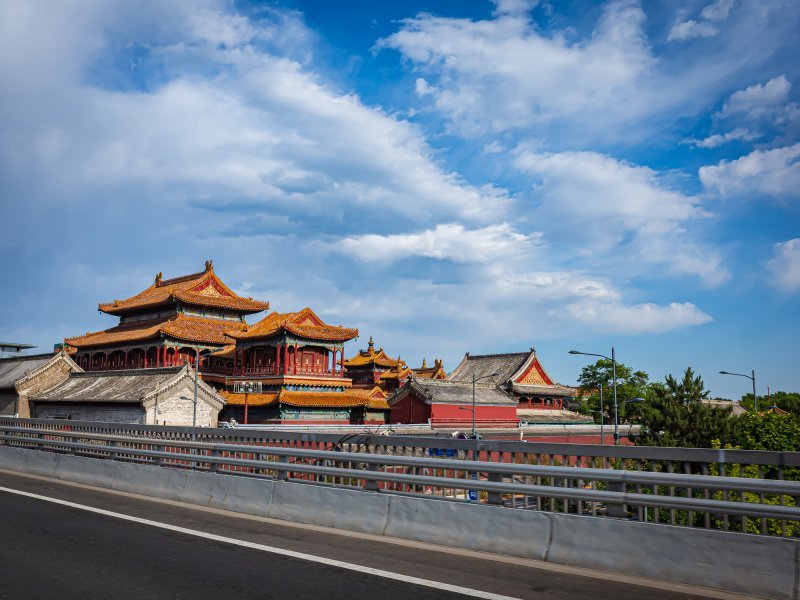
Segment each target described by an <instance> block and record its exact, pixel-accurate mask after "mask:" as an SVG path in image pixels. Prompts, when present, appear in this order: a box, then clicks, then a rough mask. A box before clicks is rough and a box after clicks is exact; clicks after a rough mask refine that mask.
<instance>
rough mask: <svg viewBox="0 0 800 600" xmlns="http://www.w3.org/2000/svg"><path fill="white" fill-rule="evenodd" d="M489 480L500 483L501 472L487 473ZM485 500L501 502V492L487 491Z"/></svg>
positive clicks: (494, 502)
mask: <svg viewBox="0 0 800 600" xmlns="http://www.w3.org/2000/svg"><path fill="white" fill-rule="evenodd" d="M489 481H493V482H497V483H502V481H503V474H502V473H489ZM487 502H488V503H489V504H503V494H501V493H500V492H489V495H488V497H487Z"/></svg>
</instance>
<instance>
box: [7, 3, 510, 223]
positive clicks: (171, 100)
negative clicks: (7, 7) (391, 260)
mask: <svg viewBox="0 0 800 600" xmlns="http://www.w3.org/2000/svg"><path fill="white" fill-rule="evenodd" d="M12 4H13V3H12ZM207 4H208V6H207V7H206V8H203V7H202V6H201V7H200V8H199V9H197V10H194V9H191V10H190V8H189V7H190V6H193V5H184V4H182V3H175V4H170V3H164V6H163V7H162V8H160V9H157V8H155V5H149V4H148V7H149V8H148V11H147V12H148V16H149V18H150V19H151V22H150V23H148V24H147V25H144V24H140V25H137V26H135V27H134V26H133V25H131V28H130V29H126V27H127V23H126V22H125V19H126V18H127V16H128V14H127V12H122V11H121V12H120V14H117V13H115V12H114V11H110V10H109V11H106V10H105V5H104V3H98V4H97V5H96V6H94V11H93V10H92V7H91V6H89V5H87V7H86V8H85V10H83V11H78V12H81V16H80V18H77V17H76V18H75V20H72V21H70V19H71V18H72V16H71V15H62V16H63V17H64V19H65V20H64V21H63V23H66V24H68V25H65V30H66V32H62V33H61V36H60V37H59V36H54V37H52V38H50V37H47V38H46V39H45V38H42V39H40V38H38V37H36V36H32V37H31V38H30V39H27V40H18V42H19V44H20V45H19V46H18V47H17V48H16V49H15V50H14V52H13V54H15V55H23V54H24V55H28V54H33V55H35V56H38V54H40V53H43V52H45V50H39V51H38V53H37V51H35V50H34V48H35V47H37V45H42V44H44V45H49V46H48V48H47V50H46V54H47V56H48V57H50V56H51V55H52V56H53V57H54V58H52V59H50V58H48V60H47V61H41V64H40V63H39V62H37V61H35V60H34V61H32V63H31V66H32V68H31V69H30V70H29V71H19V72H10V71H9V70H6V71H4V73H5V75H6V77H5V85H4V87H5V90H6V92H5V94H4V96H5V108H4V110H5V111H6V115H5V116H6V119H5V120H4V122H3V123H2V124H1V125H0V127H1V128H2V132H3V134H4V136H5V137H6V140H7V141H8V142H9V143H7V144H5V145H4V147H3V148H2V149H0V152H2V153H3V154H5V157H6V159H7V160H8V161H9V162H11V163H15V162H19V163H21V164H24V165H25V168H28V169H32V170H33V171H36V170H37V169H41V170H42V171H43V172H46V173H47V176H46V177H40V176H39V175H38V174H36V173H35V172H31V173H29V175H30V177H31V178H33V179H38V180H41V181H43V182H44V181H46V182H47V184H48V185H51V186H53V187H54V188H58V187H63V186H67V185H71V186H75V185H76V178H80V179H82V182H81V185H85V186H88V187H92V188H98V187H99V186H103V185H105V186H111V185H128V184H131V183H135V184H136V185H145V186H147V185H151V186H158V187H161V188H162V189H163V188H166V187H169V186H181V188H182V189H183V190H184V191H183V192H182V193H181V194H177V195H175V196H173V198H172V200H171V202H174V203H178V204H180V203H182V202H183V201H184V200H185V199H186V197H187V196H189V197H193V198H196V199H200V200H206V199H209V198H216V200H215V202H221V203H223V204H224V203H225V202H228V201H229V200H228V199H229V198H231V197H233V198H235V199H236V200H237V201H239V200H242V199H247V200H248V201H249V202H251V203H254V204H255V205H260V206H262V207H264V208H265V209H277V210H280V211H289V212H299V213H300V214H301V215H303V217H304V218H306V217H314V216H326V217H329V218H338V219H341V218H342V215H343V214H346V213H348V212H351V211H358V212H369V211H376V212H377V211H380V212H381V213H384V214H388V213H392V214H395V215H402V216H403V217H405V218H408V219H411V220H427V219H431V218H435V219H442V218H454V217H457V218H459V219H466V220H473V221H477V222H486V221H488V220H490V219H487V216H486V215H487V214H491V215H492V219H494V218H495V217H497V215H498V214H502V212H503V211H504V210H505V209H504V206H506V205H507V204H508V199H507V198H506V194H505V192H504V191H503V190H498V189H495V188H493V187H492V186H489V185H487V186H483V187H476V186H473V185H470V184H468V183H467V182H465V181H464V180H463V178H461V177H460V176H459V175H458V174H457V173H453V172H450V171H447V170H444V169H443V168H442V166H441V165H440V164H439V163H438V162H437V161H435V160H434V158H433V156H432V152H431V150H430V148H429V147H428V145H427V142H426V140H425V138H424V137H423V135H422V133H421V131H420V130H419V128H418V127H417V126H415V125H413V124H411V123H409V122H407V121H404V120H402V119H400V118H397V117H395V116H390V115H389V114H387V113H386V112H384V111H382V110H380V109H379V108H374V107H369V106H366V105H364V104H363V103H362V102H361V101H360V100H359V99H358V98H357V97H356V96H355V95H352V94H344V93H340V92H338V91H337V90H336V89H334V88H333V87H332V86H331V85H329V84H327V83H326V82H325V81H324V80H322V79H321V78H320V77H319V76H318V75H317V74H316V73H314V72H313V71H312V70H310V69H309V68H307V67H306V66H305V65H303V64H302V63H300V62H298V61H297V60H293V59H289V58H286V56H285V53H289V54H291V53H292V51H291V49H290V48H289V46H291V45H292V44H293V43H294V42H292V41H291V40H287V39H284V38H283V37H282V36H283V33H282V31H283V30H284V29H288V30H290V31H293V30H300V31H302V30H303V27H304V26H303V25H302V22H300V21H298V17H297V16H296V15H293V14H292V13H278V12H275V13H272V12H270V13H268V16H270V17H271V18H272V17H273V16H274V19H272V20H270V19H265V20H261V21H254V20H251V19H247V18H246V17H243V16H241V15H238V14H236V13H231V12H229V11H228V9H226V8H224V4H216V3H212V2H208V3H207ZM14 6H19V7H22V8H20V10H21V11H23V12H26V11H31V12H33V13H35V11H34V10H33V9H31V8H29V7H28V6H26V5H25V4H24V3H23V4H17V5H14ZM41 9H42V10H43V11H44V12H45V13H46V12H47V9H45V8H44V7H41ZM132 10H133V9H132ZM159 10H160V11H161V12H158V11H159ZM182 11H186V14H184V12H182ZM134 12H135V11H134ZM30 18H31V19H32V20H35V14H34V15H32V16H31V17H30ZM41 18H44V17H41ZM138 18H139V19H141V20H144V18H145V17H144V16H139V17H138ZM45 20H46V21H47V22H49V19H45ZM154 24H157V25H155V27H156V31H157V35H158V36H161V38H158V37H157V38H156V39H155V40H153V39H152V35H154V34H153V32H152V31H151V30H150V29H148V28H149V27H153V26H154ZM104 28H105V29H106V30H112V31H117V30H123V31H124V32H125V37H124V39H129V40H130V44H131V46H137V45H138V46H140V47H143V48H146V50H143V52H142V53H143V54H144V55H145V57H146V58H145V60H154V61H158V63H159V69H158V70H156V73H157V76H156V78H155V81H154V84H152V85H148V86H146V89H142V90H138V89H133V90H131V89H128V87H127V86H124V88H123V89H122V90H117V89H108V88H104V87H100V86H98V85H91V84H89V83H87V78H86V77H85V76H84V74H83V72H84V71H92V72H96V71H97V69H98V67H97V64H98V61H99V62H100V64H101V66H103V67H104V68H108V66H106V65H104V64H103V63H102V61H103V52H104V44H105V42H103V41H96V42H95V43H94V44H87V43H86V42H85V41H84V39H94V36H97V35H98V31H103V30H104ZM48 31H49V30H45V31H43V32H42V35H46V34H47V32H48ZM67 32H69V33H70V35H71V36H72V37H70V36H68V35H67ZM0 37H3V36H0ZM296 38H297V39H305V40H306V41H307V40H309V39H310V38H311V35H310V34H305V37H304V36H303V35H302V34H298V35H297V36H296ZM76 40H77V41H76ZM73 42H75V43H76V44H77V47H78V48H81V49H82V48H83V46H81V44H84V45H86V48H85V50H82V52H78V53H77V56H76V53H75V52H73V51H72V44H73ZM262 43H267V44H268V48H269V49H265V48H264V47H263V46H262V45H260V44H262ZM276 48H278V49H280V50H281V52H283V53H284V55H282V54H278V53H277V50H276ZM270 49H271V50H270ZM299 54H303V53H302V52H299ZM61 55H69V56H70V57H71V58H70V59H69V60H71V61H75V63H76V64H74V65H72V66H71V67H70V68H69V69H65V68H58V67H56V66H55V65H54V63H53V61H54V60H57V59H58V57H59V56H61ZM62 60H64V61H67V60H68V59H66V58H65V59H62ZM2 65H3V63H2V59H0V68H2ZM11 68H14V67H13V65H11V66H9V69H11ZM52 71H55V72H56V73H55V76H54V77H51V72H52ZM109 75H113V77H111V78H110V80H111V81H114V79H113V78H114V77H120V76H121V77H128V76H129V74H128V73H126V72H123V73H117V72H114V73H110V74H109ZM96 77H97V75H95V78H96ZM33 79H35V80H36V81H35V85H36V86H37V87H38V88H40V89H39V90H38V92H37V93H36V94H34V95H33V96H31V95H29V94H28V92H29V91H30V90H29V88H30V83H28V84H26V83H20V82H25V81H28V82H29V81H31V80H33ZM31 97H34V98H35V101H34V102H32V101H31ZM12 140H16V141H14V142H13V143H12ZM186 192H188V194H187V193H186ZM487 209H488V211H489V212H488V213H487Z"/></svg>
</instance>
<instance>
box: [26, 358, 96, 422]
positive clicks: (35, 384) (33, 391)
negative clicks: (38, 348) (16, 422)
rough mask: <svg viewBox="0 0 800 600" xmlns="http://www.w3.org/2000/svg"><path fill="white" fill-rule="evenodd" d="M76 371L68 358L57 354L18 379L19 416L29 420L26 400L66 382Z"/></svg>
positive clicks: (76, 368) (28, 408)
mask: <svg viewBox="0 0 800 600" xmlns="http://www.w3.org/2000/svg"><path fill="white" fill-rule="evenodd" d="M76 370H80V367H78V366H77V365H76V364H75V363H74V362H73V361H72V360H71V359H70V358H67V357H66V356H65V355H63V354H59V355H56V356H55V357H54V360H52V361H51V362H48V363H47V364H45V365H44V366H43V367H41V368H40V369H37V370H36V371H34V372H33V373H31V374H30V375H27V376H26V377H23V378H22V379H20V380H19V381H18V382H17V384H16V388H17V394H18V395H19V401H18V405H17V411H18V412H19V416H20V417H23V418H30V417H31V409H30V406H29V403H28V398H31V397H33V396H36V395H37V394H40V393H42V392H44V391H46V390H49V389H50V388H53V387H55V386H57V385H58V384H59V383H61V382H62V381H64V380H66V379H67V377H69V374H70V373H71V372H73V371H76ZM92 420H96V419H92Z"/></svg>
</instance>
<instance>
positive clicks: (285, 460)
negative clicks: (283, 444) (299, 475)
mask: <svg viewBox="0 0 800 600" xmlns="http://www.w3.org/2000/svg"><path fill="white" fill-rule="evenodd" d="M278 462H279V463H281V464H282V465H288V464H289V457H288V456H286V455H283V456H281V457H279V458H278ZM278 479H280V480H281V481H288V480H289V471H287V470H285V469H284V470H282V471H278Z"/></svg>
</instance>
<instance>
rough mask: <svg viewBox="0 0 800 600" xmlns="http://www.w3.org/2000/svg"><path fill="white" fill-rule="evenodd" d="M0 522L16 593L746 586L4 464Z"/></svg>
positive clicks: (618, 590) (487, 593)
mask: <svg viewBox="0 0 800 600" xmlns="http://www.w3.org/2000/svg"><path fill="white" fill-rule="evenodd" d="M0 523H2V527H1V528H0V530H1V531H2V543H0V598H9V599H12V598H13V599H15V600H17V599H38V598H42V599H44V598H47V599H52V598H60V599H70V598H80V599H93V598H98V599H107V598H113V599H115V600H126V599H129V598H130V599H131V600H133V599H135V600H145V599H149V598H154V599H155V598H158V599H161V598H191V599H192V600H203V599H207V598H208V599H210V598H225V599H226V600H246V599H250V598H259V599H281V600H286V599H291V598H298V599H302V598H320V599H339V598H341V599H347V600H353V599H359V598H380V599H381V600H394V599H398V600H399V599H403V600H412V599H413V600H417V599H420V600H423V599H428V598H470V597H477V598H490V599H496V600H502V599H503V598H530V599H536V600H556V599H559V600H563V599H568V598H576V599H577V598H591V599H592V600H605V599H609V600H611V599H613V600H628V599H629V600H640V599H641V598H648V599H649V600H675V599H678V598H709V597H711V598H733V597H735V596H733V595H731V594H729V593H726V594H724V593H721V592H714V591H711V590H703V589H701V588H691V587H689V586H679V585H674V584H664V583H660V582H652V581H649V580H643V579H640V578H628V577H624V576H620V575H608V574H604V573H598V572H591V571H587V570H582V569H574V568H568V567H560V566H558V565H548V564H545V563H539V562H536V561H529V560H524V559H513V558H507V557H505V558H504V557H498V556H493V555H487V554H482V553H477V552H471V551H463V550H454V549H446V548H442V547H439V546H433V545H427V544H420V543H416V542H408V541H403V540H386V539H384V538H379V537H377V536H371V535H362V534H355V533H343V532H338V531H336V530H332V529H326V528H321V527H314V526H306V525H297V524H287V523H285V522H281V521H276V520H273V519H266V518H260V517H250V516H245V515H239V514H237V513H231V512H227V511H220V510H216V509H210V508H202V507H193V506H191V505H185V504H180V503H175V502H169V501H164V500H153V499H147V498H143V497H140V496H135V495H131V494H124V493H118V492H110V491H107V490H100V489H97V488H91V487H87V486H81V485H75V484H65V483H62V482H57V481H54V480H48V479H43V478H38V477H30V476H20V475H16V474H10V473H6V472H1V471H0ZM739 598H744V597H743V596H739Z"/></svg>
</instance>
